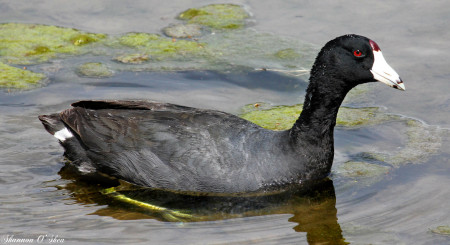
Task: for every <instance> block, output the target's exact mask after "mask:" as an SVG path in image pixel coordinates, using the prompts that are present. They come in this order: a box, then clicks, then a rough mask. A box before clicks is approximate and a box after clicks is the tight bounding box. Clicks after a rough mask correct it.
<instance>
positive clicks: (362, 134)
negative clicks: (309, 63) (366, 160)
mask: <svg viewBox="0 0 450 245" xmlns="http://www.w3.org/2000/svg"><path fill="white" fill-rule="evenodd" d="M229 2H231V3H237V4H242V5H244V6H246V8H247V9H248V10H249V11H250V12H251V13H252V15H253V23H252V24H251V25H252V26H251V28H254V29H255V30H256V31H259V32H270V33H273V34H275V35H279V36H285V37H290V38H293V39H300V40H303V41H305V42H309V43H312V44H314V45H317V46H322V45H323V44H324V43H325V42H326V41H328V40H330V39H332V38H334V37H336V36H339V35H342V34H345V33H358V34H361V35H365V36H368V37H370V38H373V39H374V40H375V41H377V42H378V44H379V45H380V47H381V48H382V50H383V53H384V55H385V58H386V59H387V61H388V62H389V63H390V65H391V66H392V67H394V69H395V70H396V71H397V72H398V73H399V74H400V75H401V76H402V78H403V80H404V81H405V84H406V88H407V91H406V92H400V91H396V90H393V89H390V88H388V87H386V86H384V85H382V84H371V85H370V86H369V88H370V91H369V92H368V93H366V94H365V95H364V96H363V98H362V99H358V100H356V101H355V100H354V101H350V102H348V104H347V105H352V106H377V107H380V108H382V109H383V112H384V113H391V114H394V115H398V116H402V117H405V118H410V119H414V120H416V121H420V122H423V124H422V125H423V127H421V128H420V129H424V130H423V132H424V133H423V134H420V135H419V141H418V142H419V143H421V141H420V139H424V138H425V136H426V135H427V134H432V132H435V131H434V130H439V131H437V132H439V133H438V135H439V137H438V139H439V149H438V150H436V151H435V152H433V153H432V154H429V153H426V152H424V156H425V157H423V158H414V159H412V160H411V159H410V160H409V161H404V162H402V163H401V164H394V163H393V161H391V162H389V161H387V163H386V165H387V166H388V167H390V168H389V171H387V172H386V173H384V174H382V175H381V176H378V177H377V178H369V179H365V178H356V179H355V178H349V177H345V176H343V175H341V174H340V172H339V166H342V165H343V164H344V163H345V162H346V161H347V160H348V159H353V158H354V159H357V157H355V156H358V154H361V153H364V152H373V151H375V152H397V151H398V152H400V153H401V152H402V151H405V149H406V150H407V149H408V148H407V147H406V145H407V144H408V139H409V138H408V137H409V136H407V133H408V131H407V127H406V126H405V124H404V121H394V122H390V123H387V124H380V125H374V126H370V127H357V128H351V129H348V128H342V127H338V128H337V129H336V157H335V158H336V160H335V163H334V166H333V174H332V176H331V177H330V179H331V180H330V181H327V182H325V183H324V184H322V185H321V186H320V188H319V187H318V188H317V189H316V191H313V192H307V191H300V192H296V191H292V192H288V194H281V195H275V196H270V197H246V198H229V199H227V198H220V197H216V198H205V197H203V198H200V197H198V198H192V197H186V196H177V195H172V194H168V193H159V192H151V191H150V192H148V193H145V195H144V199H150V201H152V202H156V203H159V204H160V205H164V206H167V207H170V208H172V209H176V210H180V209H188V210H190V212H191V213H192V214H193V215H196V217H197V218H198V219H196V220H195V222H173V220H172V222H171V220H170V219H168V218H167V215H166V214H164V213H160V212H150V211H148V210H142V209H140V208H139V207H134V206H132V205H127V204H125V203H122V202H120V201H117V200H115V199H114V198H111V197H109V196H106V197H105V196H104V195H102V194H100V193H99V192H98V190H99V189H101V187H102V186H92V185H90V184H86V182H84V181H83V180H80V179H78V178H77V177H76V176H72V175H71V174H70V173H67V172H65V171H64V170H61V169H62V167H63V166H64V158H63V157H62V153H63V152H62V148H61V147H60V146H59V145H58V143H57V142H56V140H55V139H54V138H53V137H51V136H50V135H48V133H47V132H45V130H44V129H43V127H42V126H41V124H40V122H39V121H38V120H37V115H40V114H45V113H52V112H56V111H61V110H63V109H65V108H67V107H69V105H70V103H72V102H75V101H77V100H80V99H152V100H158V101H164V102H171V103H177V104H183V105H188V106H196V107H201V108H212V109H218V110H223V111H227V112H230V113H234V114H237V113H239V112H240V109H241V108H242V107H243V106H245V105H247V104H251V103H255V102H268V103H272V104H274V105H292V104H297V103H300V102H302V100H303V96H304V89H305V87H306V83H305V81H303V80H302V79H300V78H298V77H292V76H287V75H285V74H281V73H277V72H262V71H253V70H250V69H248V70H245V69H244V70H239V71H233V70H230V71H227V72H226V73H223V72H214V71H179V72H148V71H146V72H132V71H123V72H119V73H117V74H116V75H115V76H114V77H111V78H108V79H95V78H82V77H79V76H78V75H77V74H76V72H75V65H74V66H71V64H79V63H80V62H83V61H85V60H86V61H89V59H91V58H92V57H73V58H68V59H65V60H62V61H50V63H49V64H43V65H41V67H45V66H52V65H53V66H55V65H58V66H60V67H62V68H61V69H58V70H57V71H55V72H52V73H50V83H49V84H48V85H47V86H45V87H43V88H39V89H35V90H31V91H24V92H14V93H8V92H6V91H1V92H0V125H1V126H0V139H1V141H2V144H1V145H0V156H1V158H0V159H1V160H0V163H1V166H2V168H1V170H0V183H1V185H0V203H1V215H0V223H1V224H2V225H1V228H0V236H3V238H4V237H5V236H8V235H9V236H11V235H14V237H16V238H34V239H37V237H39V236H40V235H48V237H50V236H52V235H53V236H58V237H59V238H63V239H65V240H64V241H65V243H68V244H78V243H83V244H84V243H86V244H112V243H113V244H114V243H115V244H124V243H135V244H149V243H150V244H230V243H231V244H233V243H235V244H294V243H295V244H308V243H310V244H315V243H329V244H334V243H337V244H339V243H338V242H340V241H341V242H342V240H343V239H345V241H346V242H349V243H351V244H448V243H450V238H449V237H448V236H445V235H440V234H434V233H432V232H431V230H432V229H434V228H436V227H437V226H442V225H446V226H449V225H450V215H449V214H450V208H449V205H448V203H449V202H450V189H449V188H448V186H450V179H449V176H450V168H449V166H450V165H449V164H450V163H449V156H450V152H449V150H448V149H450V144H449V137H448V135H449V134H448V128H449V127H450V119H449V105H450V101H449V96H448V94H449V93H448V92H449V85H448V84H449V83H448V82H449V80H450V73H449V71H448V67H449V66H450V62H449V60H448V59H447V58H446V57H448V54H449V51H448V50H450V44H449V42H448V40H449V38H450V36H449V32H448V31H445V30H447V29H448V28H447V23H449V21H450V20H449V18H450V15H449V14H448V9H449V8H450V3H447V2H444V1H440V2H432V3H429V2H424V1H409V2H408V4H407V6H406V3H403V2H398V3H397V2H396V3H392V2H383V1H381V2H371V3H366V2H357V3H355V2H353V1H339V2H335V1H326V2H324V1H321V2H320V3H319V2H310V1H301V2H293V1H277V2H271V1H238V0H236V1H229ZM209 3H215V1H172V2H164V3H161V2H159V1H133V3H132V4H130V3H125V2H123V1H115V2H111V1H95V2H93V1H68V2H67V1H66V2H54V1H41V2H39V4H33V6H31V5H30V4H29V3H26V2H17V1H2V2H1V3H0V12H1V15H0V22H3V23H6V22H26V23H39V24H51V25H58V26H65V27H73V28H79V29H82V30H85V31H92V32H101V33H109V34H120V33H126V32H132V31H139V32H152V33H157V32H160V29H161V28H163V27H165V26H167V25H168V24H170V23H173V22H174V16H175V15H176V14H177V13H179V12H181V11H183V10H186V9H188V8H190V7H199V6H203V5H205V4H209ZM274 45H276V44H274ZM36 69H40V67H39V66H38V67H36ZM416 131H419V128H417V130H416ZM421 132H422V131H421ZM410 138H411V137H410ZM423 145H424V146H429V144H423ZM409 149H411V147H410V148H409ZM412 149H420V147H417V148H412ZM425 149H426V147H425ZM394 160H395V159H394ZM124 193H126V194H127V195H130V196H133V195H135V194H133V192H131V191H129V192H124ZM136 198H138V197H136ZM141 198H142V197H141ZM146 201H149V200H146ZM183 202H184V203H183ZM183 204H185V205H183ZM1 241H3V240H0V242H1Z"/></svg>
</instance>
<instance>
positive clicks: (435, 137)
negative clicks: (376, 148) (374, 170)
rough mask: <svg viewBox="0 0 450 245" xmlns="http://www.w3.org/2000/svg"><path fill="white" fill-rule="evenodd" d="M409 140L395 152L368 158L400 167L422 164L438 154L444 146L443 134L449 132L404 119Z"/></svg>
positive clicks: (376, 153) (368, 154)
mask: <svg viewBox="0 0 450 245" xmlns="http://www.w3.org/2000/svg"><path fill="white" fill-rule="evenodd" d="M403 121H404V124H405V126H406V127H405V128H406V135H407V137H408V140H407V142H406V144H405V145H404V146H402V147H401V149H397V150H396V151H395V152H368V153H366V154H367V156H368V157H370V158H372V159H374V160H377V161H382V162H386V163H389V164H392V165H393V166H396V167H399V166H400V165H403V164H406V163H421V162H424V161H425V160H426V159H428V158H429V156H430V155H432V154H434V153H436V152H437V151H438V150H439V149H440V148H441V145H442V134H448V131H446V130H443V129H439V128H437V127H435V126H429V125H426V124H424V123H422V122H420V121H417V120H414V119H407V118H405V119H403Z"/></svg>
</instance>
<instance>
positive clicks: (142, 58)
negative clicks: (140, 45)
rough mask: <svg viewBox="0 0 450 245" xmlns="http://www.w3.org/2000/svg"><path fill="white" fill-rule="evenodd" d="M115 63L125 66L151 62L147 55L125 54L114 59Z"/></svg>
mask: <svg viewBox="0 0 450 245" xmlns="http://www.w3.org/2000/svg"><path fill="white" fill-rule="evenodd" d="M114 60H115V61H118V62H120V63H124V64H142V63H144V62H147V61H148V60H149V57H148V55H146V54H124V55H120V56H118V57H115V58H114Z"/></svg>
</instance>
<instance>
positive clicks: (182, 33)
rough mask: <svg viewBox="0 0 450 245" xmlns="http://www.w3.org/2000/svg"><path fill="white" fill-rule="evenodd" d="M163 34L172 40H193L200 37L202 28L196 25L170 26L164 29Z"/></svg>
mask: <svg viewBox="0 0 450 245" xmlns="http://www.w3.org/2000/svg"><path fill="white" fill-rule="evenodd" d="M163 32H164V34H165V35H167V36H169V37H173V38H193V37H199V36H201V35H202V26H200V25H197V24H186V25H185V24H178V25H170V26H168V27H166V28H164V29H163Z"/></svg>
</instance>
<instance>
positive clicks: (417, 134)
mask: <svg viewBox="0 0 450 245" xmlns="http://www.w3.org/2000/svg"><path fill="white" fill-rule="evenodd" d="M301 111H302V104H298V105H292V106H270V105H268V104H265V103H257V104H252V105H247V106H245V107H244V108H243V109H242V113H241V115H240V116H241V117H242V118H244V119H246V120H249V121H251V122H253V123H255V124H258V125H259V126H261V127H263V128H266V129H271V130H287V129H290V128H291V127H292V126H293V125H294V123H295V121H296V120H297V118H298V117H299V115H300V113H301ZM386 122H396V123H400V124H403V125H404V130H405V134H406V136H407V139H406V143H405V145H403V146H399V147H398V148H397V149H395V150H394V151H392V152H376V151H374V152H364V153H363V154H360V155H358V156H351V158H355V159H353V160H352V161H349V162H347V163H345V164H344V165H343V166H341V168H340V171H341V172H343V173H344V174H345V175H347V176H348V177H349V176H350V177H364V176H371V175H378V174H379V173H382V172H383V171H385V167H384V166H380V165H376V164H372V163H373V162H384V163H386V164H388V165H390V166H393V167H398V166H400V165H404V164H407V163H419V162H423V161H425V160H426V159H428V158H429V157H430V156H431V155H432V154H434V153H436V152H437V151H438V150H439V149H440V148H441V136H440V134H442V133H448V132H447V131H445V130H441V129H438V128H436V127H432V126H428V125H426V124H424V123H422V122H420V121H418V120H414V119H411V118H405V117H401V116H398V115H391V114H387V113H384V112H382V111H381V110H380V108H378V107H364V108H350V107H341V108H340V109H339V113H338V115H337V119H336V124H337V125H338V126H341V127H346V128H355V127H364V126H372V125H379V124H382V123H386ZM369 162H372V163H369ZM367 164H369V165H367ZM380 171H381V172H380Z"/></svg>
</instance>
